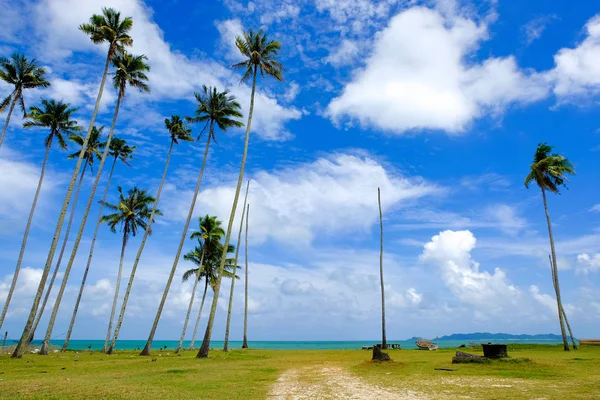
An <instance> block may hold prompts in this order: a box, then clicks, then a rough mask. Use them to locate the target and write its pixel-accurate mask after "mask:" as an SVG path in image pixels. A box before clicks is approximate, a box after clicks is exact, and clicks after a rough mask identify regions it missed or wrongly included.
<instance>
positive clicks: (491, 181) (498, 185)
mask: <svg viewBox="0 0 600 400" xmlns="http://www.w3.org/2000/svg"><path fill="white" fill-rule="evenodd" d="M460 184H461V185H462V186H464V187H465V188H467V189H470V190H502V189H507V188H508V187H509V186H510V181H509V180H508V179H507V178H505V177H504V176H502V175H500V174H496V173H494V172H490V173H485V174H482V175H476V176H474V175H471V176H465V177H463V178H461V180H460Z"/></svg>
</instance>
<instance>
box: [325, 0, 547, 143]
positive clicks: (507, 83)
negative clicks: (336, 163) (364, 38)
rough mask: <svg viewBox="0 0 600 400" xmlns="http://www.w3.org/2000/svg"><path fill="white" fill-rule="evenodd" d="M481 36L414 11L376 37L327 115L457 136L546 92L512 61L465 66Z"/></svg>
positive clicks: (469, 25) (469, 24)
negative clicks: (364, 60) (474, 122)
mask: <svg viewBox="0 0 600 400" xmlns="http://www.w3.org/2000/svg"><path fill="white" fill-rule="evenodd" d="M486 38H487V30H486V26H485V25H483V24H481V25H478V24H477V23H476V22H474V21H473V20H470V19H467V18H464V17H461V16H443V15H442V14H441V13H440V12H438V11H436V10H432V9H428V8H423V7H413V8H410V9H408V10H406V11H403V12H401V13H400V14H398V15H396V16H395V17H393V18H392V19H391V20H390V22H389V25H388V27H387V28H386V29H384V30H383V31H381V32H379V34H377V35H376V38H375V43H374V50H373V52H372V54H371V55H370V56H369V58H368V60H367V63H366V67H365V68H363V69H361V70H358V71H356V72H355V73H354V74H353V79H352V81H351V82H349V83H348V84H347V85H346V86H345V87H344V89H343V91H342V93H341V95H340V96H339V97H337V98H335V99H334V100H332V101H331V103H330V104H329V106H328V108H327V115H328V116H329V117H330V118H331V119H332V120H333V121H335V122H339V121H340V120H341V119H343V118H344V117H350V118H351V119H357V120H358V121H359V122H360V124H361V125H362V126H372V127H376V128H379V129H381V130H385V131H390V132H395V133H402V132H405V131H408V130H415V129H417V130H418V129H439V130H444V131H446V132H451V133H459V132H461V131H463V130H464V129H465V128H466V127H467V126H468V124H469V123H470V122H471V121H472V120H473V119H475V118H477V117H480V116H482V115H484V114H486V113H491V114H499V113H501V112H502V111H503V110H504V109H505V108H506V107H507V106H509V105H510V104H512V103H528V102H532V101H535V100H538V99H540V98H543V97H545V96H546V94H547V90H548V85H547V82H546V80H545V78H544V77H543V76H541V75H538V74H535V73H529V72H525V71H522V70H520V69H519V68H518V66H517V64H516V61H515V59H514V57H506V58H488V59H486V60H484V61H482V62H480V63H471V62H467V60H466V59H467V57H468V56H469V55H471V54H472V53H473V52H474V51H475V50H476V49H477V46H478V44H479V43H480V42H481V41H482V40H485V39H486Z"/></svg>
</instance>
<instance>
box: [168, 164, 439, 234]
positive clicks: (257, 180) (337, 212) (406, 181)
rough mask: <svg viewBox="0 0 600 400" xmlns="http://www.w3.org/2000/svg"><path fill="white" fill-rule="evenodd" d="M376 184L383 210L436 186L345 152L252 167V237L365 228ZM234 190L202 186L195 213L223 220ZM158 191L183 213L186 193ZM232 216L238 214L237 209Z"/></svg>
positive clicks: (374, 204)
mask: <svg viewBox="0 0 600 400" xmlns="http://www.w3.org/2000/svg"><path fill="white" fill-rule="evenodd" d="M378 186H380V187H381V190H382V205H383V207H384V209H392V208H396V207H398V206H400V205H402V206H404V205H406V204H407V203H409V204H410V202H411V201H414V200H416V199H418V198H420V197H422V196H426V195H431V194H434V193H436V192H437V191H438V188H437V187H435V186H434V185H432V184H430V183H427V182H425V181H423V180H421V179H420V178H406V177H403V176H400V175H398V174H396V173H395V172H393V171H391V170H387V169H386V168H384V167H383V166H382V165H381V164H379V163H377V162H376V161H375V160H372V159H370V158H366V157H365V158H363V157H357V156H353V155H346V154H337V155H333V156H330V157H328V158H320V159H318V160H317V161H315V162H313V163H308V164H300V165H296V166H294V167H289V168H286V169H283V170H279V171H273V172H266V171H260V172H257V173H255V174H254V175H253V176H252V181H251V183H250V194H249V200H248V202H249V203H250V204H251V206H250V207H251V210H250V224H251V226H252V228H251V229H252V241H254V242H255V243H261V242H263V241H265V240H266V239H267V238H272V239H273V240H276V241H281V242H291V243H308V242H310V241H311V240H312V239H313V238H314V236H315V233H316V232H317V231H319V232H322V233H332V232H339V231H340V230H344V229H350V228H354V229H356V228H360V229H368V228H369V227H370V226H371V225H372V224H373V223H374V222H375V221H376V220H377V215H378V214H377V187H378ZM234 190H235V187H234V186H233V182H232V183H231V184H227V185H221V186H217V187H212V188H209V189H205V190H204V191H202V193H201V194H200V196H199V198H198V204H197V205H196V210H197V213H198V214H205V213H209V214H211V215H217V216H219V218H220V219H222V220H225V221H226V220H227V218H228V216H229V212H230V207H231V201H232V199H233V194H234ZM164 196H165V202H167V201H170V202H172V204H169V205H168V206H165V207H166V208H170V209H173V210H174V212H173V213H171V215H176V216H177V218H178V219H181V218H184V217H185V215H186V214H187V207H188V204H189V203H188V202H189V199H190V198H191V195H190V194H189V192H188V193H185V194H184V193H182V191H180V190H177V191H176V192H174V193H173V192H172V193H169V192H168V191H167V192H165V195H164ZM240 208H241V202H240ZM236 215H238V216H239V215H241V209H240V210H238V212H237V214H236Z"/></svg>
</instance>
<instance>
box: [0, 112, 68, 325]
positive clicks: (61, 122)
mask: <svg viewBox="0 0 600 400" xmlns="http://www.w3.org/2000/svg"><path fill="white" fill-rule="evenodd" d="M42 106H43V108H40V107H36V106H34V107H31V108H30V112H29V115H28V121H26V122H25V123H24V124H23V126H24V127H25V128H27V129H28V128H33V127H44V128H49V129H50V133H49V134H48V136H46V139H45V140H44V146H45V147H46V153H45V154H44V160H43V161H42V170H41V172H40V179H39V181H38V185H37V189H36V190H35V195H34V196H33V203H32V204H31V210H30V211H29V218H28V219H27V225H26V226H25V234H24V235H23V241H22V243H21V251H20V252H19V259H18V260H17V266H16V268H15V273H14V274H13V279H12V282H11V284H10V289H9V290H8V295H7V297H6V302H5V303H4V308H3V309H2V315H1V316H0V328H2V323H3V322H4V318H5V317H6V312H7V311H8V306H9V304H10V300H11V298H12V295H13V293H14V291H15V286H16V284H17V279H18V277H19V272H20V271H21V263H22V262H23V255H24V254H25V247H26V246H27V239H28V238H29V229H30V228H31V221H32V220H33V214H34V213H35V208H36V206H37V201H38V197H39V195H40V190H41V189H42V183H43V181H44V174H45V172H46V163H47V162H48V155H49V154H50V148H51V147H52V142H53V141H54V140H55V139H56V141H57V142H58V146H59V147H60V148H61V149H62V150H65V149H66V148H67V142H66V141H65V138H64V136H63V135H72V134H74V133H75V132H77V131H78V130H79V129H80V128H79V126H77V122H75V121H74V120H72V119H71V117H72V115H73V113H75V112H76V111H77V109H76V108H72V107H71V106H70V105H69V104H66V103H63V102H61V101H55V100H42Z"/></svg>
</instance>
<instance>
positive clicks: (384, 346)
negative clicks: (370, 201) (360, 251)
mask: <svg viewBox="0 0 600 400" xmlns="http://www.w3.org/2000/svg"><path fill="white" fill-rule="evenodd" d="M377 204H378V205H379V282H380V283H381V348H382V349H387V340H386V335H385V290H384V283H383V213H382V212H381V190H380V189H379V188H377Z"/></svg>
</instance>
